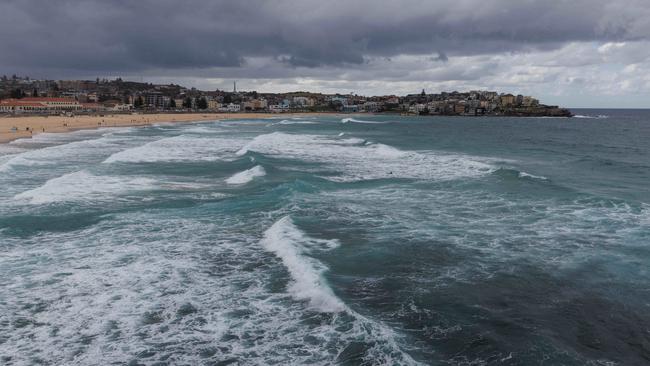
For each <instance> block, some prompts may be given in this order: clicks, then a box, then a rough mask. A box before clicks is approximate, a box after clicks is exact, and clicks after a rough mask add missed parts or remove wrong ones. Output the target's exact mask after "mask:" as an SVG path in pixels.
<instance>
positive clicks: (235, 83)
mask: <svg viewBox="0 0 650 366" xmlns="http://www.w3.org/2000/svg"><path fill="white" fill-rule="evenodd" d="M232 92H233V93H237V80H235V81H233V82H232Z"/></svg>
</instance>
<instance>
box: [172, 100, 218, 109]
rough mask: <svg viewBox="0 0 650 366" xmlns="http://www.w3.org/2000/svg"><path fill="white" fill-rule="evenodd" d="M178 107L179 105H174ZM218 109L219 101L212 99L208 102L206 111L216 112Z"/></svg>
mask: <svg viewBox="0 0 650 366" xmlns="http://www.w3.org/2000/svg"><path fill="white" fill-rule="evenodd" d="M178 105H179V104H178V103H176V106H178ZM181 105H183V102H182V101H181ZM220 107H221V103H219V101H217V100H214V99H211V100H208V109H210V110H213V111H216V110H219V108H220Z"/></svg>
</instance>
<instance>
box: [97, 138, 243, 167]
mask: <svg viewBox="0 0 650 366" xmlns="http://www.w3.org/2000/svg"><path fill="white" fill-rule="evenodd" d="M241 143H242V141H240V140H236V139H226V138H202V137H197V136H188V135H180V136H174V137H167V138H163V139H160V140H156V141H152V142H149V143H146V144H144V145H142V146H138V147H134V148H130V149H127V150H123V151H120V152H117V153H115V154H113V155H111V156H109V157H108V158H107V159H106V160H104V163H107V164H108V163H153V162H163V161H169V162H173V161H216V160H222V159H225V158H227V157H229V156H231V155H232V153H234V152H235V151H237V148H238V147H239V146H241Z"/></svg>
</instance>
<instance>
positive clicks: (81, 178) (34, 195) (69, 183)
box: [14, 171, 156, 204]
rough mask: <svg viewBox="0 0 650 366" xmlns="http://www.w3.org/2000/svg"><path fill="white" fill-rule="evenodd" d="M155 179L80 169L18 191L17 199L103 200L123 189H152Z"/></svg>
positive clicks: (33, 200)
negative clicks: (37, 185) (103, 173)
mask: <svg viewBox="0 0 650 366" xmlns="http://www.w3.org/2000/svg"><path fill="white" fill-rule="evenodd" d="M155 183H156V181H155V180H153V179H148V178H132V177H131V178H128V177H117V176H97V175H93V174H90V173H88V172H86V171H78V172H74V173H70V174H66V175H63V176H61V177H58V178H53V179H50V180H48V181H47V182H45V184H43V185H42V186H40V187H38V188H34V189H32V190H29V191H26V192H22V193H19V194H17V195H15V196H14V199H16V200H27V201H28V202H29V203H31V204H46V203H55V202H66V201H103V200H107V199H112V198H114V197H115V196H117V195H119V194H122V193H127V192H135V191H143V190H149V189H153V188H155Z"/></svg>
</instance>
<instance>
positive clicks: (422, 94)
mask: <svg viewBox="0 0 650 366" xmlns="http://www.w3.org/2000/svg"><path fill="white" fill-rule="evenodd" d="M420 95H421V96H423V97H424V96H426V95H427V93H425V92H424V89H422V93H420Z"/></svg>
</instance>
